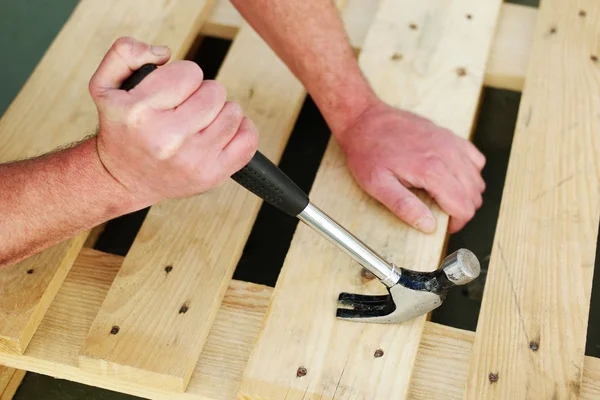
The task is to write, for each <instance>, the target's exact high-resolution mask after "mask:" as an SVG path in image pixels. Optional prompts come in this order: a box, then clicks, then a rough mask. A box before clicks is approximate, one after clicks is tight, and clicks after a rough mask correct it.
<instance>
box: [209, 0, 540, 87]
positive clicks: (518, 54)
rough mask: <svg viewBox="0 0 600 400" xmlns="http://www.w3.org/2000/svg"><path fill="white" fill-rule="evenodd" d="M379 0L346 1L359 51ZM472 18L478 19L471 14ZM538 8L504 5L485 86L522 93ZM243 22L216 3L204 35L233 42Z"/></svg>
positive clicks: (347, 21)
mask: <svg viewBox="0 0 600 400" xmlns="http://www.w3.org/2000/svg"><path fill="white" fill-rule="evenodd" d="M379 2H380V0H346V1H345V7H344V9H343V11H342V17H343V20H344V25H345V28H346V33H347V34H348V39H349V40H350V44H351V45H352V47H353V48H354V49H356V51H357V52H359V51H360V48H361V47H362V46H363V43H364V41H365V37H366V36H367V31H368V30H369V27H370V26H371V23H372V22H373V19H374V18H375V13H376V12H377V8H378V7H379ZM467 15H470V18H471V19H473V18H477V17H476V16H474V15H473V14H472V13H470V12H469V13H467V14H465V18H467ZM536 18H537V8H534V7H529V6H523V5H519V4H511V3H504V4H502V8H501V12H500V19H499V20H498V27H497V30H496V33H495V35H494V41H493V43H492V48H491V50H490V56H489V59H488V62H487V65H486V70H485V75H484V78H483V84H484V85H485V86H490V87H495V88H499V89H509V90H516V91H521V90H522V89H523V82H524V80H525V73H526V72H527V62H528V61H529V54H530V52H531V43H532V42H533V31H534V29H535V21H536ZM242 22H243V18H242V16H241V15H240V14H239V13H238V11H237V10H236V9H235V7H234V6H233V5H232V4H231V2H230V1H229V0H217V1H216V5H215V8H214V11H213V12H212V13H211V15H210V17H209V19H208V21H207V23H206V24H204V27H203V29H202V34H203V35H206V36H215V37H219V38H223V39H233V38H234V37H235V35H236V34H237V32H238V30H239V27H240V26H241V24H242Z"/></svg>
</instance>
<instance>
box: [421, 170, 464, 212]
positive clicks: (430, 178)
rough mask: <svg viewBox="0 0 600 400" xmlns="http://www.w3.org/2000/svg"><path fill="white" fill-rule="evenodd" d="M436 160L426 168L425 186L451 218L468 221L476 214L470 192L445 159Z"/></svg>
mask: <svg viewBox="0 0 600 400" xmlns="http://www.w3.org/2000/svg"><path fill="white" fill-rule="evenodd" d="M436 160H437V159H436ZM436 160H432V162H430V165H428V167H427V168H426V170H425V177H424V179H423V188H424V189H425V190H427V192H428V193H429V194H430V195H431V196H432V197H433V198H434V199H435V200H436V202H437V203H438V205H439V206H440V207H441V208H442V209H443V210H444V211H445V212H446V213H447V214H448V215H450V217H451V218H455V219H457V220H458V221H460V222H465V223H466V222H467V221H469V220H470V219H471V218H472V217H473V215H474V214H475V206H474V205H473V202H472V201H471V197H470V194H469V192H468V190H467V188H465V187H464V186H463V184H462V183H461V182H460V181H459V180H458V179H457V178H456V177H455V176H454V175H453V174H452V173H451V172H450V170H449V168H447V167H446V165H445V164H444V163H443V161H441V160H437V161H436Z"/></svg>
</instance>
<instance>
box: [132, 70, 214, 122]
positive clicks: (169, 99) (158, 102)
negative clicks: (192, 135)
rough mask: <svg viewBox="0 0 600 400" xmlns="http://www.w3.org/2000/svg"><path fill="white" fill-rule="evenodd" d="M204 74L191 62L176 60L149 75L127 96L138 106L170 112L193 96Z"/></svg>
mask: <svg viewBox="0 0 600 400" xmlns="http://www.w3.org/2000/svg"><path fill="white" fill-rule="evenodd" d="M203 78H204V74H203V72H202V69H200V66H199V65H198V64H196V63H195V62H193V61H186V60H177V61H173V62H172V63H170V64H168V65H165V66H164V67H161V68H158V69H157V70H155V71H153V72H152V73H150V74H149V75H148V76H147V77H146V78H144V80H143V81H142V82H140V83H139V84H138V85H137V86H136V87H135V88H133V89H131V90H130V91H129V95H131V96H134V97H136V98H137V99H138V100H139V103H140V106H143V107H151V108H153V109H156V110H170V109H173V108H175V107H177V106H179V105H180V104H182V103H183V102H184V101H186V100H187V99H188V98H189V97H190V96H191V95H192V94H194V93H195V92H196V91H197V90H198V89H199V88H200V87H201V85H202V80H203Z"/></svg>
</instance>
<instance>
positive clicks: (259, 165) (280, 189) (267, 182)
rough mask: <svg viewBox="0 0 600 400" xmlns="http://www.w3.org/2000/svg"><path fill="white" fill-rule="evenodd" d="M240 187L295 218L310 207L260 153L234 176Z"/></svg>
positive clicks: (128, 84)
mask: <svg viewBox="0 0 600 400" xmlns="http://www.w3.org/2000/svg"><path fill="white" fill-rule="evenodd" d="M156 68H157V66H156V65H154V64H145V65H143V66H142V67H141V68H140V69H138V70H137V71H135V72H134V73H133V74H132V75H131V76H130V77H129V78H127V79H126V80H125V82H123V84H122V85H121V89H123V90H131V89H133V88H134V87H136V86H137V84H139V83H140V82H141V81H142V80H143V79H144V78H145V77H146V76H148V74H150V73H151V72H152V71H154V70H155V69H156ZM232 178H233V180H235V181H236V182H237V183H239V184H240V185H242V186H243V187H245V188H246V189H248V190H249V191H251V192H252V193H254V194H255V195H257V196H258V197H260V198H261V199H263V200H264V201H266V202H267V203H269V204H271V205H272V206H275V207H277V208H278V209H280V210H281V211H283V212H285V213H286V214H289V215H291V216H292V217H295V216H297V215H298V214H300V213H301V212H302V210H304V208H306V206H307V205H308V202H309V200H308V196H307V195H306V193H304V192H303V191H302V189H300V188H299V187H298V186H297V185H296V184H295V183H294V181H292V180H291V179H290V178H289V177H288V176H287V175H286V174H284V173H283V171H282V170H280V169H279V168H278V167H277V166H276V165H275V164H273V163H272V162H271V160H269V159H268V158H267V157H265V156H264V155H263V154H262V153H261V152H259V151H257V152H256V154H254V157H253V158H252V160H250V162H249V163H248V164H247V165H246V166H245V167H244V168H242V169H241V170H240V171H238V172H236V173H235V174H233V176H232Z"/></svg>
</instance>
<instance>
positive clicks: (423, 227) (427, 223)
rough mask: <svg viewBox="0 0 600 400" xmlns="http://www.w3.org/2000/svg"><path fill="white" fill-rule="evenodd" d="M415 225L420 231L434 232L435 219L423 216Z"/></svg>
mask: <svg viewBox="0 0 600 400" xmlns="http://www.w3.org/2000/svg"><path fill="white" fill-rule="evenodd" d="M415 226H416V227H417V229H419V230H420V231H423V232H425V233H432V232H433V231H434V230H435V220H434V219H433V218H432V217H430V216H428V215H427V216H425V217H421V218H419V219H418V220H417V222H416V223H415Z"/></svg>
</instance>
